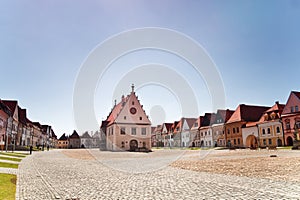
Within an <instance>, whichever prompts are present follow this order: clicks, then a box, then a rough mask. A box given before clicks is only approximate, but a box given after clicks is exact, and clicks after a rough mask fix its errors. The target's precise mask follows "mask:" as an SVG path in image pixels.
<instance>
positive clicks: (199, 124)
mask: <svg viewBox="0 0 300 200" xmlns="http://www.w3.org/2000/svg"><path fill="white" fill-rule="evenodd" d="M202 122H203V116H199V117H198V118H197V119H196V120H195V121H194V124H193V126H192V128H191V129H198V128H199V127H200V126H201V124H202ZM196 123H197V124H198V125H197V126H195V124H196Z"/></svg>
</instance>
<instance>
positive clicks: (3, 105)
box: [0, 99, 12, 116]
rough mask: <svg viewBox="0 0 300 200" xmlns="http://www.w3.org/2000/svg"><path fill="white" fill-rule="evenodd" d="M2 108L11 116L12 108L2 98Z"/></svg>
mask: <svg viewBox="0 0 300 200" xmlns="http://www.w3.org/2000/svg"><path fill="white" fill-rule="evenodd" d="M0 110H3V111H4V112H5V113H6V114H7V115H9V116H11V115H12V111H11V110H10V108H9V107H8V106H7V105H6V104H5V103H4V102H3V101H2V100H1V99H0Z"/></svg>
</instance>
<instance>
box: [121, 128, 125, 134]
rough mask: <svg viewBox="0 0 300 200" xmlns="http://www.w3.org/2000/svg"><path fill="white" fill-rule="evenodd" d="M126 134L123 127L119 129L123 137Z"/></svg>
mask: <svg viewBox="0 0 300 200" xmlns="http://www.w3.org/2000/svg"><path fill="white" fill-rule="evenodd" d="M125 134H126V129H125V127H121V135H125Z"/></svg>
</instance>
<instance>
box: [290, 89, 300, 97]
mask: <svg viewBox="0 0 300 200" xmlns="http://www.w3.org/2000/svg"><path fill="white" fill-rule="evenodd" d="M291 93H293V94H295V95H296V96H297V97H298V98H299V99H300V92H298V91H292V92H291Z"/></svg>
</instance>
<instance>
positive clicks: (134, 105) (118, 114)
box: [102, 85, 151, 127]
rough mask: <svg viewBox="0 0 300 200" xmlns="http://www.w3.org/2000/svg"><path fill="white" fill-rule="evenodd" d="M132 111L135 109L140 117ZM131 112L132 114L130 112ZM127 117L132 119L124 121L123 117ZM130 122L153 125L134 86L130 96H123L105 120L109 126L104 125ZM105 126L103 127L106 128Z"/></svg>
mask: <svg viewBox="0 0 300 200" xmlns="http://www.w3.org/2000/svg"><path fill="white" fill-rule="evenodd" d="M129 101H130V102H129ZM131 109H135V113H139V115H137V114H135V113H132V112H131ZM129 110H130V112H128V111H129ZM133 112H134V111H133ZM126 115H129V118H130V119H122V116H124V117H126ZM124 120H125V121H124ZM129 120H131V123H143V124H149V125H150V124H151V122H150V120H149V119H148V116H147V115H146V112H145V110H144V109H143V105H141V104H140V101H139V99H138V97H137V96H136V94H135V92H134V85H132V91H131V93H130V94H129V95H127V96H126V97H124V95H123V96H122V99H121V102H120V103H118V104H116V102H115V105H114V107H113V108H112V110H111V112H110V113H109V115H108V116H107V119H106V120H105V121H106V122H107V124H104V125H105V126H109V125H111V124H113V123H114V122H116V123H123V122H124V123H128V121H129ZM104 125H103V126H102V127H105V126H104Z"/></svg>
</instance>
